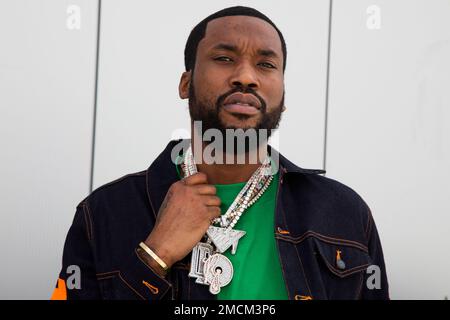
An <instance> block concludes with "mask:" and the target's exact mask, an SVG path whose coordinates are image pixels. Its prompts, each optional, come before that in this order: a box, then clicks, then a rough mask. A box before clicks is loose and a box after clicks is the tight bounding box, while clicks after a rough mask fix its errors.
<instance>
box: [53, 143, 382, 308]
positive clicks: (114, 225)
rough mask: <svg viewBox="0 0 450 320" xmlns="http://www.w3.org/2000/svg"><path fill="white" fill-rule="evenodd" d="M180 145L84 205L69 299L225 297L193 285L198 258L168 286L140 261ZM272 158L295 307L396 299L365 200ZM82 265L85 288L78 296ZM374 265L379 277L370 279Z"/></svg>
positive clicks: (66, 268) (180, 265)
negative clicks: (76, 279) (331, 301)
mask: <svg viewBox="0 0 450 320" xmlns="http://www.w3.org/2000/svg"><path fill="white" fill-rule="evenodd" d="M178 142H179V141H171V142H170V143H169V144H168V145H167V147H166V149H165V150H164V151H163V152H162V153H161V154H160V155H159V156H158V158H157V159H156V160H155V161H154V162H153V163H152V164H151V166H150V167H149V169H148V170H145V171H142V172H138V173H133V174H129V175H126V176H124V177H122V178H120V179H118V180H115V181H112V182H110V183H108V184H105V185H103V186H101V187H99V188H98V189H96V190H94V191H93V192H92V193H91V194H90V195H89V196H88V197H86V198H85V199H84V200H83V201H81V203H80V204H79V205H78V206H77V210H76V213H75V218H74V220H73V224H72V226H71V228H70V230H69V232H68V235H67V238H66V242H65V246H64V254H63V266H62V270H61V273H60V275H59V277H60V278H61V279H62V280H64V281H66V280H67V288H68V290H67V299H144V300H146V299H216V297H215V296H214V295H212V294H210V293H209V291H208V286H205V285H201V284H196V283H195V279H193V278H189V277H188V273H189V265H190V259H191V255H190V254H189V255H188V256H186V257H185V258H184V259H183V260H181V261H178V262H177V263H175V264H174V265H173V266H172V268H171V270H170V272H169V273H168V275H167V277H166V278H162V277H160V276H158V275H157V274H156V273H155V272H154V271H152V269H151V268H149V267H148V266H147V265H146V264H145V263H144V262H143V261H142V260H141V259H140V258H139V256H138V255H137V253H136V248H137V247H138V244H139V243H140V242H141V241H143V240H145V239H146V238H147V236H148V234H149V233H150V231H151V229H152V227H153V225H154V222H155V219H156V215H157V213H158V209H159V207H160V205H161V203H162V201H163V199H164V197H165V195H166V192H167V190H168V188H169V187H170V185H171V184H173V183H174V182H175V181H177V180H178V177H177V172H176V169H175V166H174V164H173V163H172V161H171V150H172V148H173V146H174V145H175V144H177V143H178ZM269 152H271V154H275V153H276V154H277V155H278V157H279V164H280V179H279V185H278V193H277V205H276V211H275V217H274V230H273V233H274V237H275V239H276V244H277V248H278V254H279V257H274V259H278V258H279V259H280V262H281V267H282V271H283V276H284V280H285V284H286V288H287V291H288V295H289V299H296V300H308V299H388V298H389V293H388V283H387V277H386V270H385V265H384V259H383V253H382V248H381V244H380V240H379V237H378V233H377V229H376V227H375V224H374V221H373V218H372V215H371V212H370V209H369V207H368V206H367V204H366V203H365V202H364V200H363V199H362V198H361V197H360V196H359V195H358V194H357V193H356V192H355V191H353V190H352V189H350V188H349V187H347V186H345V185H343V184H341V183H339V182H337V181H335V180H332V179H330V178H327V177H323V176H321V175H320V174H321V173H324V172H325V171H323V170H310V169H302V168H299V167H297V166H296V165H294V164H293V163H291V162H290V161H289V160H287V159H286V158H285V157H283V156H282V155H281V154H279V153H278V152H277V151H276V150H275V149H271V148H270V147H269ZM342 262H343V263H342ZM74 265H75V266H78V267H79V268H80V269H79V270H80V273H81V281H80V282H79V283H80V285H81V288H76V287H75V288H72V289H69V288H71V285H70V283H72V280H73V279H71V276H72V275H74V273H73V269H72V268H71V267H70V266H74ZM370 265H376V266H378V268H379V269H378V271H379V272H378V274H375V275H374V274H373V273H372V272H368V270H367V268H368V266H370ZM375 273H376V272H375ZM373 276H378V278H377V279H378V281H379V282H378V288H372V289H371V288H369V286H367V285H366V283H367V282H370V283H375V284H376V281H375V282H373V281H372V280H374V278H373ZM69 282H70V283H69ZM60 289H61V288H60Z"/></svg>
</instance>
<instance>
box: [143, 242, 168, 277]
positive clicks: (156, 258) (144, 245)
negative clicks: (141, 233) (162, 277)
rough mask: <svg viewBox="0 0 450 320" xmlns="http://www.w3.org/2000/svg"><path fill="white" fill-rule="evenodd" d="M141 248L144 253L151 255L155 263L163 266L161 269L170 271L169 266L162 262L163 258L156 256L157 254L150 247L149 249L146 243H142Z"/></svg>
mask: <svg viewBox="0 0 450 320" xmlns="http://www.w3.org/2000/svg"><path fill="white" fill-rule="evenodd" d="M139 246H140V247H141V248H142V249H144V251H145V252H147V253H148V254H149V255H150V257H152V258H153V259H155V261H156V262H158V264H159V265H160V266H161V268H163V269H164V270H167V269H169V267H167V264H165V263H164V261H162V260H161V258H160V257H158V256H157V255H156V253H154V252H153V251H152V250H151V249H150V248H149V247H147V245H146V244H145V243H143V242H141V243H140V244H139Z"/></svg>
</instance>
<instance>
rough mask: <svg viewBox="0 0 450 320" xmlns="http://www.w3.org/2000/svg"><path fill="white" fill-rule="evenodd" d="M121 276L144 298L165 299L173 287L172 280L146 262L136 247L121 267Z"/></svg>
mask: <svg viewBox="0 0 450 320" xmlns="http://www.w3.org/2000/svg"><path fill="white" fill-rule="evenodd" d="M119 276H120V279H121V280H122V281H123V282H124V284H125V285H126V286H127V287H129V288H130V290H132V291H134V293H135V294H136V295H137V296H139V297H140V298H141V299H143V300H158V299H163V297H164V296H165V295H166V293H167V292H168V291H169V290H170V289H172V285H171V284H170V282H168V281H167V280H166V279H164V278H163V277H161V276H160V275H158V274H157V273H156V272H155V271H154V270H153V269H152V268H150V267H149V266H148V265H147V264H145V262H144V261H143V260H142V258H141V257H140V256H139V254H138V252H137V250H136V249H135V250H134V252H133V254H132V256H131V257H130V259H129V260H128V261H127V263H126V264H125V265H124V266H123V268H122V269H121V271H120V274H119Z"/></svg>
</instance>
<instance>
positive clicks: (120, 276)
mask: <svg viewBox="0 0 450 320" xmlns="http://www.w3.org/2000/svg"><path fill="white" fill-rule="evenodd" d="M119 278H120V280H122V281H123V282H124V283H125V284H126V285H127V286H128V287H129V288H130V289H131V290H133V291H134V293H136V294H137V295H138V296H139V297H140V298H141V299H142V300H145V298H144V297H143V296H142V295H141V294H140V293H139V292H137V290H136V289H134V288H133V287H132V286H131V285H130V284H129V283H128V282H127V281H126V280H125V279H124V278H123V277H122V275H121V274H120V272H119Z"/></svg>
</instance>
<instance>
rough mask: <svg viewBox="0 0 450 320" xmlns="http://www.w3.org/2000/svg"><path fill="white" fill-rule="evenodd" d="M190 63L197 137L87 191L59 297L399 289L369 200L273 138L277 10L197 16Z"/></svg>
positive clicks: (278, 91) (278, 67) (306, 294)
mask: <svg viewBox="0 0 450 320" xmlns="http://www.w3.org/2000/svg"><path fill="white" fill-rule="evenodd" d="M185 66H186V71H185V72H183V74H182V76H181V81H180V85H179V94H180V97H181V98H183V99H189V111H190V115H191V120H192V127H191V128H192V130H191V134H192V141H189V140H183V141H171V142H170V143H169V144H168V146H167V147H166V149H165V150H164V151H163V152H162V153H161V154H160V156H159V157H158V158H157V159H156V160H155V161H154V162H153V163H152V164H151V166H150V167H149V168H148V170H145V171H142V172H138V173H134V174H130V175H127V176H124V177H122V178H120V179H118V180H115V181H113V182H110V183H108V184H106V185H103V186H101V187H100V188H98V189H96V190H95V191H93V192H92V193H91V194H90V195H89V196H88V197H87V198H85V199H84V200H83V201H81V203H80V204H79V205H78V206H77V211H76V214H75V218H74V221H73V225H72V226H71V228H70V230H69V233H68V235H67V239H66V243H65V247H64V255H63V267H62V271H61V273H60V277H59V280H58V285H57V288H56V289H55V292H54V295H53V298H54V299H144V300H146V299H296V300H311V299H388V298H389V295H388V283H387V278H386V271H385V266H384V260H383V253H382V249H381V244H380V240H379V238H378V233H377V229H376V227H375V224H374V221H373V218H372V215H371V213H370V209H369V207H368V206H367V204H366V203H365V202H364V200H363V199H361V197H359V196H358V194H356V193H355V192H354V191H353V190H352V189H350V188H349V187H346V186H345V185H343V184H341V183H339V182H337V181H334V180H332V179H329V178H326V177H323V176H321V175H319V174H321V173H324V171H323V170H308V169H302V168H299V167H297V166H296V165H294V164H293V163H291V162H289V161H288V160H287V159H286V158H284V157H283V156H282V155H281V154H279V153H278V152H277V151H276V150H275V149H273V148H271V147H270V146H268V144H267V138H268V137H269V136H270V133H271V130H272V129H275V128H277V127H278V123H279V121H280V118H281V114H282V112H283V111H284V110H285V107H284V70H285V67H286V45H285V42H284V39H283V35H282V34H281V32H280V31H279V30H278V28H277V27H276V26H275V24H274V23H273V22H272V21H271V20H270V19H269V18H268V17H266V16H265V15H263V14H262V13H260V12H259V11H257V10H255V9H252V8H247V7H231V8H227V9H224V10H221V11H219V12H216V13H215V14H213V15H211V16H209V17H207V18H206V19H204V20H203V21H202V22H200V23H199V24H198V25H197V26H196V27H195V28H194V29H193V30H192V32H191V34H190V36H189V38H188V40H187V44H186V48H185ZM198 124H200V126H198ZM232 129H234V130H235V133H236V132H237V133H238V134H236V135H234V136H232V137H231V138H229V136H228V135H227V134H228V133H229V132H230V131H233V130H232ZM211 130H212V132H213V133H215V134H216V136H215V137H214V139H212V138H211V137H209V138H205V137H206V136H208V134H210V133H211ZM214 130H215V131H214ZM252 130H253V132H256V133H257V136H256V140H255V139H253V140H252V139H250V138H249V136H246V138H245V139H244V140H242V139H240V137H239V134H241V136H242V133H244V134H246V133H247V132H250V131H252ZM260 133H265V134H266V135H262V134H260ZM221 137H223V138H224V139H222V138H221ZM213 140H214V141H213ZM230 141H231V142H233V144H232V147H231V148H228V147H229V145H230V144H229V143H230ZM236 142H238V144H237V145H236V144H235V143H236ZM212 147H214V148H212ZM211 158H212V160H213V161H211ZM238 159H240V160H238ZM255 159H256V160H255ZM239 161H241V162H239Z"/></svg>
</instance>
